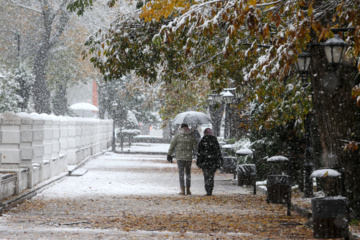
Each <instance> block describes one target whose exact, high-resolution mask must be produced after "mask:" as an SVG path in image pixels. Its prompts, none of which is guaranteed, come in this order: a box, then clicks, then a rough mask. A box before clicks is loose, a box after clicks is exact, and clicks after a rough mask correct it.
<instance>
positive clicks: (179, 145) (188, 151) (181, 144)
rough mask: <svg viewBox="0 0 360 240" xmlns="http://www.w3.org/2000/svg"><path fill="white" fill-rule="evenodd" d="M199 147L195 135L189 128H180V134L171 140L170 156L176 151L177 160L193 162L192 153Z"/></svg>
mask: <svg viewBox="0 0 360 240" xmlns="http://www.w3.org/2000/svg"><path fill="white" fill-rule="evenodd" d="M196 147H197V142H196V139H195V137H194V135H192V134H191V131H190V129H189V128H188V127H183V128H180V130H179V132H178V133H177V134H176V135H175V136H174V138H173V139H172V140H171V143H170V148H169V151H168V155H172V153H173V152H174V150H176V156H175V158H176V160H183V161H192V156H193V154H192V152H193V150H195V149H196Z"/></svg>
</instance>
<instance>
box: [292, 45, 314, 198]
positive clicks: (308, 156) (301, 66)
mask: <svg viewBox="0 0 360 240" xmlns="http://www.w3.org/2000/svg"><path fill="white" fill-rule="evenodd" d="M310 61H311V54H310V53H307V52H304V51H303V52H302V53H301V54H299V55H298V59H297V62H296V63H295V66H296V68H297V70H298V72H299V74H300V76H301V80H302V84H303V87H304V88H306V87H307V86H308V84H309V83H308V82H307V74H308V72H309V67H310ZM304 128H305V146H306V148H305V162H304V182H305V184H304V196H303V197H304V198H312V197H314V193H313V182H312V178H311V177H310V175H311V173H312V170H313V166H314V163H313V161H312V155H313V154H312V144H311V132H310V131H311V122H310V116H309V114H307V115H306V116H305V119H304Z"/></svg>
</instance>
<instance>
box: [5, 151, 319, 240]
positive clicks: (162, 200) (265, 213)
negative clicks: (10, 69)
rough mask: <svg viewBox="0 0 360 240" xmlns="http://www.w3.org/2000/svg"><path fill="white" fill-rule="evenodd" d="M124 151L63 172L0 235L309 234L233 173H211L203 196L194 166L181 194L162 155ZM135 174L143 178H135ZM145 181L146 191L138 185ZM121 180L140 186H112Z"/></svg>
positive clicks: (9, 215) (11, 215)
mask: <svg viewBox="0 0 360 240" xmlns="http://www.w3.org/2000/svg"><path fill="white" fill-rule="evenodd" d="M127 158H128V157H123V159H120V160H121V161H120V160H119V157H118V156H114V155H111V156H104V157H103V158H100V159H96V160H93V162H90V163H88V164H87V165H86V166H87V169H88V170H89V173H87V174H86V175H84V176H82V177H76V178H74V177H73V178H71V177H70V178H67V179H65V180H64V181H62V182H59V183H57V184H55V185H54V186H51V187H50V188H48V189H46V190H45V191H43V192H42V193H41V194H39V195H38V196H36V197H34V198H32V199H30V200H28V201H26V202H24V203H23V204H21V205H19V206H18V207H16V208H13V209H11V210H10V211H8V212H6V213H5V214H4V216H3V217H0V239H21V240H24V239H149V238H150V239H151V238H152V239H182V238H183V239H191V238H192V239H311V238H312V229H311V228H310V227H308V226H307V219H306V218H304V217H301V216H299V215H298V214H296V213H295V212H292V216H286V213H287V209H286V206H285V205H276V204H267V203H266V200H265V196H263V195H256V196H254V195H252V194H250V192H251V191H249V190H246V189H243V188H241V187H238V186H236V185H235V184H233V182H232V181H231V179H232V175H231V174H217V176H216V177H215V180H216V182H215V190H214V196H211V197H206V196H203V194H204V193H205V192H204V189H203V177H202V175H201V172H200V171H199V170H196V168H195V166H194V169H193V171H192V182H193V186H192V192H193V195H192V196H179V195H178V194H177V191H178V189H177V188H178V187H177V186H178V178H177V175H176V172H175V171H174V170H175V169H176V168H174V166H173V165H169V164H167V163H166V160H165V158H164V157H163V158H164V161H163V162H159V159H153V160H151V161H153V164H154V165H151V164H150V162H149V161H150V160H149V159H150V158H148V159H144V160H139V159H136V158H133V159H127ZM149 164H150V165H149ZM159 164H160V165H159ZM161 164H164V166H163V165H161ZM99 168H101V169H99ZM149 169H151V171H149ZM114 171H115V174H114ZM129 171H131V175H129ZM144 173H146V174H145V175H144ZM141 177H145V178H146V181H145V182H144V181H139V182H136V181H137V179H138V178H141ZM110 180H111V182H110ZM95 181H96V184H95ZM144 184H147V185H146V186H147V188H149V189H148V190H147V191H144V189H141V190H137V189H140V187H141V186H143V185H144ZM229 184H230V185H229ZM231 184H232V185H231ZM126 185H129V186H131V187H133V188H135V191H134V192H135V193H136V192H139V193H138V194H128V192H129V191H130V190H131V189H130V188H129V190H127V191H126V192H125V193H124V192H121V189H118V190H117V191H118V192H116V191H115V190H116V186H121V188H122V187H123V186H124V187H125V186H126ZM109 186H111V188H112V190H113V191H110V190H111V188H108V187H109ZM168 186H174V187H175V189H173V190H172V189H171V188H170V187H168ZM114 188H115V190H114ZM89 189H90V190H89ZM141 191H143V192H141ZM149 192H150V193H149ZM245 193H248V194H245Z"/></svg>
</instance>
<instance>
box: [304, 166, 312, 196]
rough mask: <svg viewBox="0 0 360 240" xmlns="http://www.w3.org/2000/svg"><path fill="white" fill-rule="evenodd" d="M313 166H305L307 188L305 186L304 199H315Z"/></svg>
mask: <svg viewBox="0 0 360 240" xmlns="http://www.w3.org/2000/svg"><path fill="white" fill-rule="evenodd" d="M312 168H313V166H312V165H305V166H304V173H305V186H304V196H303V198H313V197H314V189H313V181H312V179H311V178H310V175H311V173H312Z"/></svg>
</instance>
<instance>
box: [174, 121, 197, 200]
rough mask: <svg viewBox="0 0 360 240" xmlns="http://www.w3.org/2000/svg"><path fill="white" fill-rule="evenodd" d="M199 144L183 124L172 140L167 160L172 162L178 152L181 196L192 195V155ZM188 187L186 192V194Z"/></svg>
mask: <svg viewBox="0 0 360 240" xmlns="http://www.w3.org/2000/svg"><path fill="white" fill-rule="evenodd" d="M196 146H197V142H196V139H195V137H194V136H193V135H192V134H191V130H190V128H189V126H188V125H187V124H185V123H183V124H181V127H180V129H179V132H178V133H177V134H176V135H175V136H174V138H173V139H172V140H171V143H170V148H169V151H168V154H167V160H168V161H169V162H172V156H171V155H172V154H173V152H174V150H176V157H175V158H176V161H177V164H178V169H179V181H180V189H181V192H180V193H179V194H180V195H185V194H186V195H191V192H190V185H191V164H192V155H193V154H192V153H193V150H195V149H196ZM184 172H185V174H186V185H185V182H184ZM185 186H186V192H185Z"/></svg>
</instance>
